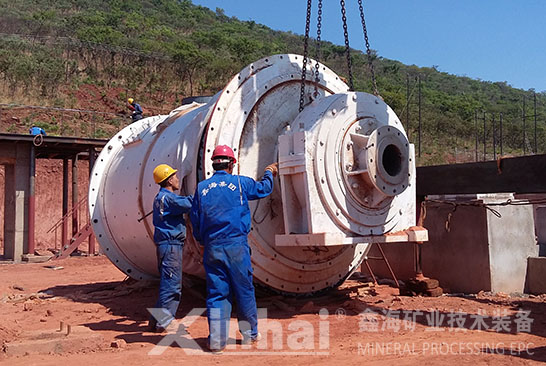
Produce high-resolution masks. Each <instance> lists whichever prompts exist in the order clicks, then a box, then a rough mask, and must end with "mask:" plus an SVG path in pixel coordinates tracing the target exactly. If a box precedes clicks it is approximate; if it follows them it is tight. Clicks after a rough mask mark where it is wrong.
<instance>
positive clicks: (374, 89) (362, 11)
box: [358, 0, 379, 96]
mask: <svg viewBox="0 0 546 366" xmlns="http://www.w3.org/2000/svg"><path fill="white" fill-rule="evenodd" d="M358 9H359V10H360V20H361V21H362V30H363V32H364V41H365V42H366V54H367V55H368V65H369V66H370V73H371V75H372V86H373V94H374V95H375V96H379V91H377V82H376V80H375V69H374V66H373V60H372V50H371V49H370V42H369V41H368V30H367V29H366V20H365V19H364V7H363V6H362V0H358Z"/></svg>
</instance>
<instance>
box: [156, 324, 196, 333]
mask: <svg viewBox="0 0 546 366" xmlns="http://www.w3.org/2000/svg"><path fill="white" fill-rule="evenodd" d="M155 332H156V333H176V334H188V330H187V327H186V326H185V325H184V324H178V323H176V322H174V321H172V322H170V323H169V325H167V326H166V327H161V326H159V325H158V326H156V327H155Z"/></svg>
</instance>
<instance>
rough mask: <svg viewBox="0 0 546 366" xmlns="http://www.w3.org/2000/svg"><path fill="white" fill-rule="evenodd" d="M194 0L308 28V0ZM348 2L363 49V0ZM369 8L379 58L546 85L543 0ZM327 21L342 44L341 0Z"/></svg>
mask: <svg viewBox="0 0 546 366" xmlns="http://www.w3.org/2000/svg"><path fill="white" fill-rule="evenodd" d="M192 2H193V3H194V4H197V5H202V6H206V7H208V8H211V9H212V10H215V9H216V8H217V7H219V8H222V9H224V11H225V13H226V15H228V16H235V17H237V18H238V19H240V20H253V21H255V22H257V23H261V24H265V25H267V26H268V27H270V28H273V29H276V30H283V31H292V32H294V33H297V34H303V32H304V29H305V11H306V5H307V2H306V1H305V0H268V1H264V0H192ZM317 3H318V0H313V15H312V27H311V34H312V35H313V37H314V36H315V35H316V6H317ZM346 3H347V18H348V25H349V35H350V45H351V47H352V48H355V49H360V50H364V47H365V46H364V39H363V36H362V27H361V25H360V16H359V11H358V3H357V1H356V0H346ZM364 11H365V13H366V24H367V27H368V35H369V39H370V44H371V47H372V48H373V49H375V50H377V52H378V54H379V55H380V56H382V57H386V58H389V59H394V60H398V61H401V62H403V63H405V64H409V65H413V64H415V65H417V66H428V67H430V66H437V67H438V69H439V70H440V71H444V72H448V73H450V74H455V75H464V76H468V77H471V78H475V79H481V80H488V81H494V82H495V81H506V82H507V83H508V84H510V85H512V86H513V87H516V88H522V89H531V88H534V89H535V90H536V91H537V92H539V91H546V0H364ZM322 24H323V26H322V38H323V39H325V40H328V41H331V42H333V43H336V44H343V43H344V41H343V29H342V26H341V13H340V5H339V1H338V0H323V22H322Z"/></svg>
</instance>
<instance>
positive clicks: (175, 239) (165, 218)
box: [153, 188, 193, 245]
mask: <svg viewBox="0 0 546 366" xmlns="http://www.w3.org/2000/svg"><path fill="white" fill-rule="evenodd" d="M192 201H193V197H192V196H179V195H177V194H176V193H173V192H171V191H169V190H168V189H165V188H161V189H160V190H159V193H158V194H157V195H156V196H155V199H154V214H153V215H154V216H153V221H154V227H155V230H154V242H155V243H156V244H157V245H161V244H178V245H183V244H184V239H186V223H185V221H184V216H183V215H184V214H185V213H188V212H189V211H190V209H191V204H192Z"/></svg>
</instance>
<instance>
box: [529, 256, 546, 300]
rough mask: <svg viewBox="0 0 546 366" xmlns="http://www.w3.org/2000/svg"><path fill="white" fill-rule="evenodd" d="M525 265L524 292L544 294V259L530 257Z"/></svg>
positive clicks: (545, 288)
mask: <svg viewBox="0 0 546 366" xmlns="http://www.w3.org/2000/svg"><path fill="white" fill-rule="evenodd" d="M527 263H528V265H527V283H526V284H525V292H528V293H531V294H536V295H538V294H546V257H531V258H529V259H528V262H527Z"/></svg>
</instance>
